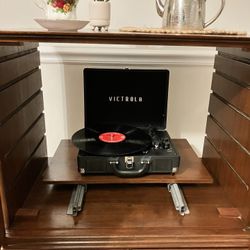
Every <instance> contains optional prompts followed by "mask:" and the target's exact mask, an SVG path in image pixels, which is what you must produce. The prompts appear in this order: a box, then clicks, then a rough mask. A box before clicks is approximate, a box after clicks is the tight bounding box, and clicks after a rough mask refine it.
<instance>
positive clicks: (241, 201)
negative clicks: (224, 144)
mask: <svg viewBox="0 0 250 250" xmlns="http://www.w3.org/2000/svg"><path fill="white" fill-rule="evenodd" d="M203 162H204V164H205V165H206V166H207V168H208V169H209V170H210V172H211V174H212V175H213V176H214V178H216V180H217V181H218V183H219V184H220V185H221V186H222V188H223V190H224V192H225V194H226V196H227V198H228V199H229V200H230V201H231V202H232V204H233V206H235V207H237V208H238V209H239V211H240V213H241V214H242V219H243V220H244V221H245V223H248V222H247V218H248V212H249V202H248V196H249V190H248V189H247V188H246V186H245V185H244V183H243V182H242V181H240V179H239V178H238V176H237V175H236V174H235V172H234V171H233V170H232V169H231V167H230V166H229V165H228V164H227V162H225V161H224V160H223V159H222V158H221V156H220V154H219V153H218V152H217V150H216V148H215V147H214V146H213V145H212V144H211V142H210V141H209V140H208V138H207V139H205V143H204V150H203Z"/></svg>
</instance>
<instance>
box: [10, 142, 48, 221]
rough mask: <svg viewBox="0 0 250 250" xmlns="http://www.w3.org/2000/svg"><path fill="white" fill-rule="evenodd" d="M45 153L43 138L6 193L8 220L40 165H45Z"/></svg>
mask: <svg viewBox="0 0 250 250" xmlns="http://www.w3.org/2000/svg"><path fill="white" fill-rule="evenodd" d="M46 154H47V148H46V140H45V138H44V139H43V140H42V141H41V143H40V144H39V145H38V146H37V148H36V149H35V151H34V152H33V154H32V155H31V156H30V158H29V159H28V161H27V162H26V165H25V166H24V168H23V169H22V171H20V173H19V175H18V176H17V179H16V180H15V183H14V184H13V186H12V187H11V190H10V191H9V192H8V193H7V207H8V211H9V213H8V216H9V219H10V221H12V220H13V218H14V216H15V213H16V211H17V209H18V208H20V207H21V206H22V203H23V201H24V199H25V198H26V197H27V195H28V193H29V192H30V189H31V187H32V186H33V183H34V181H35V180H36V178H37V175H38V174H39V173H40V172H41V169H42V167H44V166H46V165H47V158H46Z"/></svg>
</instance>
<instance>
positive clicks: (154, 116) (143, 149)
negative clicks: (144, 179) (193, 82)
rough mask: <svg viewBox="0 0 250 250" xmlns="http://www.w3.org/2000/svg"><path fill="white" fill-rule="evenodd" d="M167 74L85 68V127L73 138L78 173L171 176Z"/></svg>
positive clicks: (175, 163) (175, 161)
mask: <svg viewBox="0 0 250 250" xmlns="http://www.w3.org/2000/svg"><path fill="white" fill-rule="evenodd" d="M168 81H169V71H168V70H138V69H93V68H92V69H91V68H86V69H84V104H85V106H84V107H85V128H83V129H81V130H79V131H77V132H76V133H75V134H74V135H73V136H72V141H73V144H74V145H75V146H76V147H77V148H79V153H78V157H77V162H78V169H79V172H80V173H81V174H114V175H117V176H120V177H139V176H143V175H145V174H148V173H161V174H162V173H166V174H174V173H175V172H176V171H177V170H178V167H179V161H180V156H179V154H178V152H177V151H176V149H175V147H174V145H173V143H172V141H171V139H170V137H169V135H168V133H167V131H166V130H165V127H166V113H167V97H168Z"/></svg>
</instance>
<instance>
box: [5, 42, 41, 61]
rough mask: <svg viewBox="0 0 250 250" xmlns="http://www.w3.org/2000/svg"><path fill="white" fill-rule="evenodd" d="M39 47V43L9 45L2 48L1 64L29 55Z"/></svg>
mask: <svg viewBox="0 0 250 250" xmlns="http://www.w3.org/2000/svg"><path fill="white" fill-rule="evenodd" d="M37 47H38V43H9V44H5V45H4V46H0V62H2V61H6V60H9V59H11V58H15V57H19V56H21V55H24V54H28V53H30V52H31V51H34V50H36V49H37Z"/></svg>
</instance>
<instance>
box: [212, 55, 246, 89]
mask: <svg viewBox="0 0 250 250" xmlns="http://www.w3.org/2000/svg"><path fill="white" fill-rule="evenodd" d="M214 68H215V69H216V71H218V72H219V73H222V74H224V75H226V76H227V77H228V78H229V79H233V80H234V81H237V82H238V83H241V84H242V85H246V86H250V64H247V63H244V62H240V61H236V60H232V59H231V58H227V57H224V56H219V55H217V56H216V57H215V62H214Z"/></svg>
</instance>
